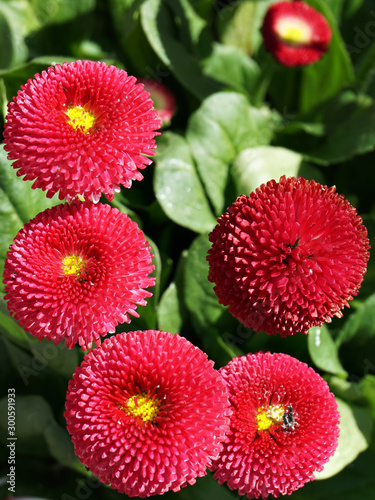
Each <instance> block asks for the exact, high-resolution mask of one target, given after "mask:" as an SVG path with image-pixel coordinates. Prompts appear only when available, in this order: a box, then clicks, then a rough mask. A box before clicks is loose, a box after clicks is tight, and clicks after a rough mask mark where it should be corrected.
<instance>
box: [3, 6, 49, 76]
mask: <svg viewBox="0 0 375 500" xmlns="http://www.w3.org/2000/svg"><path fill="white" fill-rule="evenodd" d="M37 27H39V23H38V21H37V19H36V17H35V15H34V12H33V10H32V8H31V6H30V3H29V2H28V1H27V0H8V1H7V2H0V33H1V51H0V69H3V68H10V67H13V66H17V64H21V63H23V62H24V61H25V60H26V59H27V57H28V48H27V46H26V43H25V41H24V37H25V36H26V35H28V34H29V33H30V32H31V31H33V30H34V29H36V28H37Z"/></svg>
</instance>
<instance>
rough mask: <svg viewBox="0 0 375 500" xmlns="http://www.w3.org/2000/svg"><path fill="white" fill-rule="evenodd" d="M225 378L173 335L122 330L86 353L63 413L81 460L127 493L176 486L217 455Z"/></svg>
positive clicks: (224, 424)
mask: <svg viewBox="0 0 375 500" xmlns="http://www.w3.org/2000/svg"><path fill="white" fill-rule="evenodd" d="M229 413H230V410H229V402H228V393H227V390H226V387H225V383H224V381H223V379H222V378H221V376H220V375H219V373H218V372H217V371H216V370H214V368H213V362H212V361H209V360H208V359H207V355H206V354H205V353H203V352H202V351H201V350H200V349H198V348H197V347H195V346H194V345H192V344H191V343H190V342H189V341H187V340H186V339H185V338H183V337H180V336H179V335H177V334H176V335H172V334H171V333H166V332H161V331H154V330H148V331H144V332H141V331H137V332H129V333H122V334H119V335H116V336H113V337H111V338H108V339H106V340H105V341H104V342H103V344H102V345H101V346H100V347H97V348H96V349H94V350H93V351H91V352H90V353H89V354H87V355H86V356H85V358H84V360H83V362H82V364H81V365H80V366H79V367H78V368H77V369H76V371H75V373H74V375H73V379H72V380H71V381H70V382H69V386H68V392H67V401H66V412H65V418H66V421H67V428H68V431H69V433H70V434H71V436H72V441H73V444H74V447H75V452H76V454H77V456H78V457H79V459H80V461H81V462H82V463H83V464H84V465H85V466H86V467H88V468H89V469H90V470H91V472H92V473H93V474H94V475H95V476H97V477H98V478H99V479H100V481H102V482H103V483H105V484H110V485H111V487H112V488H114V489H117V490H118V491H119V492H120V493H126V494H127V495H128V496H131V497H133V496H139V497H142V498H143V497H147V496H150V495H156V494H159V495H160V494H162V493H165V492H166V491H168V490H173V491H178V490H179V489H180V488H181V487H183V486H186V484H187V483H189V484H194V483H195V480H196V477H201V476H204V475H205V474H206V468H207V467H208V466H210V465H211V464H212V460H213V459H217V458H218V456H219V453H220V451H221V449H222V442H223V440H224V437H225V433H226V432H227V431H228V428H229V418H228V415H229Z"/></svg>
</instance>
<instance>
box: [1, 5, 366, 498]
mask: <svg viewBox="0 0 375 500" xmlns="http://www.w3.org/2000/svg"><path fill="white" fill-rule="evenodd" d="M271 3H274V2H273V1H269V0H258V1H257V0H243V1H232V2H231V1H228V0H227V1H224V0H222V1H214V0H190V1H189V0H109V1H105V0H97V1H95V0H80V1H76V0H0V36H1V44H0V127H1V128H2V127H3V124H4V117H5V115H6V106H7V103H8V101H10V100H11V99H12V97H13V96H14V95H16V93H17V90H18V89H19V88H20V86H21V85H22V84H23V83H25V82H26V81H27V79H29V78H32V77H33V76H34V74H35V73H37V72H41V71H43V70H45V69H47V68H48V67H49V66H50V65H52V64H56V63H61V62H63V61H74V60H77V59H92V60H101V61H105V62H107V63H111V64H115V65H116V66H117V67H119V68H123V69H125V70H126V71H128V73H129V74H132V75H134V76H137V77H138V76H139V77H146V78H152V79H157V80H159V81H161V82H162V83H164V84H165V85H167V86H168V87H169V88H170V89H171V90H172V91H173V92H174V94H175V95H176V99H177V103H178V109H177V113H176V115H175V117H174V118H173V120H172V123H171V125H170V126H169V127H168V129H165V130H163V131H162V134H161V135H160V136H159V137H158V139H157V143H158V148H157V154H156V157H155V161H154V164H153V165H151V166H150V167H148V168H147V169H146V170H145V171H144V174H145V179H144V180H143V181H142V182H138V183H135V184H133V187H132V188H131V189H130V190H122V192H121V193H119V194H118V195H116V197H115V199H114V201H113V202H111V204H112V205H113V206H116V207H117V208H119V209H120V210H121V211H124V212H126V213H128V214H129V216H130V217H131V218H133V219H134V220H136V221H137V222H138V224H139V225H140V227H141V228H142V229H143V230H144V231H145V233H146V235H147V237H148V238H149V239H150V240H151V241H152V249H153V253H154V255H155V258H154V264H155V266H156V270H155V275H156V276H157V285H156V287H155V288H154V289H153V290H152V291H153V294H154V295H153V297H152V298H151V299H150V300H149V301H148V305H147V306H145V307H139V308H138V311H139V313H140V318H139V319H134V320H133V321H132V323H131V324H130V325H126V326H124V325H120V326H119V327H118V332H120V331H124V330H137V329H161V330H166V331H171V332H173V333H175V332H178V333H181V334H182V335H184V336H185V337H187V338H188V339H189V340H190V341H192V342H193V343H194V344H196V345H198V346H199V347H200V348H201V349H203V350H204V351H205V352H206V353H207V354H208V356H209V358H211V359H213V360H214V361H215V366H216V367H217V368H219V367H220V366H223V365H224V364H226V363H227V362H228V361H229V360H230V359H231V358H232V357H233V356H235V355H238V354H244V353H247V352H257V351H259V350H270V351H272V352H285V353H288V354H290V355H292V356H294V357H296V358H298V359H300V360H301V361H304V362H306V363H308V364H309V365H311V366H312V367H313V368H314V369H315V370H317V371H318V372H319V373H321V375H322V376H323V377H324V378H325V379H326V380H327V381H328V383H329V385H330V387H331V390H332V391H333V392H334V394H335V395H336V397H337V399H338V403H339V408H340V413H341V436H340V443H339V449H338V451H339V453H337V454H336V455H335V456H334V457H333V459H332V460H331V461H330V462H329V464H328V465H327V466H326V468H325V470H324V471H323V472H322V473H320V474H318V475H317V476H318V479H317V480H316V481H314V482H312V483H309V484H307V485H306V486H305V487H304V488H302V489H301V490H299V491H297V492H295V493H293V494H292V495H291V497H292V498H293V500H323V499H327V498H330V500H341V499H342V498H345V500H357V499H358V498H365V499H367V498H370V497H372V494H373V491H374V488H375V476H374V473H373V467H374V465H373V464H374V463H375V439H374V435H375V433H374V432H373V424H374V419H375V354H374V353H375V263H374V258H373V257H371V258H370V262H369V267H368V272H367V274H366V277H365V281H364V283H363V285H362V288H361V291H360V294H359V295H358V297H356V298H355V300H353V301H352V302H351V308H350V309H347V310H345V311H344V317H343V318H341V319H334V320H333V322H332V323H331V324H329V325H324V326H322V327H321V328H312V329H311V330H310V332H309V334H308V335H307V336H304V335H295V336H293V337H290V338H287V339H280V338H278V337H274V336H267V335H266V334H264V333H262V332H260V333H259V334H257V335H255V334H254V333H253V332H252V330H249V329H245V328H244V327H243V326H241V325H240V324H239V323H238V322H237V321H236V320H235V319H234V318H232V317H231V315H230V314H229V313H228V312H227V309H226V308H224V307H222V306H220V305H219V304H218V301H217V298H216V296H215V294H214V293H213V290H212V285H211V284H210V283H209V282H208V280H207V272H208V268H207V262H206V259H205V258H206V254H207V250H208V248H209V242H208V237H207V235H208V232H209V231H210V230H211V229H212V228H213V226H214V225H215V221H216V217H217V216H219V215H220V214H221V213H222V212H223V211H224V210H225V209H226V208H227V206H229V205H230V204H231V203H232V202H233V201H234V199H235V198H236V196H237V195H239V194H242V193H246V194H249V193H250V192H251V191H252V190H253V189H255V188H256V187H257V186H259V185H260V184H261V183H262V182H266V181H267V180H269V179H271V178H275V179H278V178H279V177H280V176H281V175H283V174H285V175H288V176H290V175H294V176H297V175H303V176H304V177H306V178H309V179H310V178H314V179H315V180H317V181H318V182H322V183H324V184H327V185H336V186H337V190H338V192H339V193H342V194H344V195H345V197H346V198H348V199H349V201H350V202H351V203H352V204H353V205H354V206H355V207H356V208H357V210H358V211H359V213H360V214H361V216H362V217H363V219H364V222H365V225H366V226H367V228H368V231H369V237H370V241H371V243H372V247H374V246H375V243H374V236H375V197H374V188H375V168H374V163H375V161H374V160H375V153H374V147H375V104H374V99H375V6H374V4H373V2H372V1H371V0H326V1H324V0H308V3H309V4H311V5H312V6H313V7H314V8H316V9H317V10H319V11H320V12H322V13H323V14H324V15H325V17H326V18H327V19H328V20H329V23H330V24H331V27H332V30H333V39H332V44H331V48H330V50H329V52H328V53H327V54H326V55H325V57H324V58H323V59H322V60H321V61H319V62H317V63H316V64H314V65H311V66H308V67H305V68H283V67H281V66H279V65H277V64H276V63H275V62H274V61H273V59H272V57H271V56H270V55H269V54H267V53H266V52H265V50H264V47H263V46H262V42H261V37H260V32H259V28H260V25H261V23H262V19H263V16H264V14H265V11H266V9H267V8H268V6H269V5H270V4H271ZM30 186H31V183H29V182H25V181H22V180H21V179H19V178H18V177H17V176H16V173H15V171H14V170H13V169H12V168H11V166H10V162H9V161H8V160H7V158H6V154H5V153H4V151H3V149H2V148H1V149H0V228H1V230H0V262H1V265H2V266H3V263H4V258H5V256H6V252H7V250H8V248H9V245H10V244H11V242H12V240H13V238H14V237H15V235H16V233H17V231H18V230H19V229H20V228H21V227H22V226H23V224H24V223H25V222H27V221H28V220H29V219H30V218H32V217H34V216H35V215H36V214H37V213H38V212H40V211H41V210H43V209H44V208H46V207H49V206H52V205H54V204H57V203H58V200H57V199H52V200H47V198H46V197H45V194H44V193H43V192H39V191H35V190H32V189H31V188H30ZM102 201H103V202H106V200H105V199H104V200H102ZM0 304H1V307H0V374H1V379H0V380H1V381H0V384H1V389H2V394H1V397H2V396H6V394H7V388H9V387H11V388H15V390H16V396H17V423H16V426H17V432H16V435H17V448H16V492H17V496H39V497H43V498H51V499H62V500H69V499H70V500H71V499H74V498H76V499H83V498H90V499H91V498H92V499H103V500H111V499H117V498H118V499H119V498H124V497H125V495H119V494H118V493H117V492H115V491H113V490H111V489H110V488H108V487H105V486H104V485H100V484H98V483H97V482H95V480H94V479H93V478H92V477H91V476H90V475H89V473H88V472H87V471H86V469H85V468H84V467H83V466H82V465H81V464H80V463H79V461H78V459H77V458H76V456H75V455H74V451H73V446H72V444H71V441H70V437H69V435H68V433H67V431H66V429H65V421H64V418H63V411H64V403H65V393H66V388H67V383H68V380H69V379H70V377H71V376H72V373H73V371H74V369H75V367H76V366H77V364H78V363H79V362H80V361H81V359H82V357H83V353H82V351H81V350H80V349H79V348H78V347H76V348H75V349H73V350H70V351H69V350H68V349H66V348H65V347H64V346H63V345H59V346H53V345H52V344H51V343H48V342H46V341H37V340H35V339H34V338H33V337H32V336H30V335H28V334H26V333H25V332H24V331H23V330H22V329H21V328H20V327H19V326H18V325H17V324H16V322H15V321H14V320H13V319H11V318H10V316H9V314H8V313H7V309H6V306H5V303H4V300H3V299H1V303H0ZM6 412H7V404H6V397H4V398H3V399H1V400H0V440H1V443H2V444H4V446H3V449H4V454H3V455H1V464H0V466H1V469H0V493H1V494H3V496H4V497H5V496H6V495H7V493H8V492H7V485H6V479H7V478H6V474H8V473H9V466H8V464H7V457H8V453H7V450H6V446H5V444H6V437H7V428H6ZM164 498H166V499H167V498H174V499H176V500H193V499H194V500H205V499H206V498H216V499H217V500H230V499H232V500H233V499H235V498H239V497H238V495H237V494H236V492H231V491H229V490H228V489H227V488H226V486H219V485H218V484H217V483H216V482H215V481H214V480H213V479H212V476H211V475H210V474H208V475H207V476H206V477H205V478H202V479H199V480H198V481H197V484H196V485H194V486H189V487H187V488H185V489H183V490H182V491H181V492H179V493H168V494H166V495H164Z"/></svg>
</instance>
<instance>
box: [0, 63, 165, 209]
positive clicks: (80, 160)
mask: <svg viewBox="0 0 375 500" xmlns="http://www.w3.org/2000/svg"><path fill="white" fill-rule="evenodd" d="M159 126H160V120H159V119H158V117H157V111H155V110H154V109H153V102H152V100H151V99H150V95H149V93H148V92H146V91H145V90H144V89H143V85H140V84H136V79H135V78H134V77H132V76H128V74H127V73H126V72H125V71H124V70H122V69H118V68H116V67H115V66H111V65H110V66H109V65H107V64H105V63H102V62H93V61H76V62H72V63H64V64H63V65H59V64H57V65H56V66H54V67H50V68H48V70H47V71H43V72H42V74H36V75H35V77H34V79H30V80H29V81H28V82H27V83H26V84H25V85H23V86H22V90H21V91H19V92H18V94H17V96H16V97H15V98H14V102H11V103H10V104H9V105H8V115H7V117H6V124H5V131H4V142H5V147H4V149H5V150H6V151H8V158H9V159H10V160H15V162H14V163H13V167H14V168H16V169H18V171H17V175H19V176H22V175H24V176H25V177H24V180H33V181H34V183H33V185H32V187H33V188H41V189H43V190H46V191H47V197H52V196H53V195H54V194H55V193H57V192H59V198H60V199H64V198H66V199H67V201H70V200H71V199H72V198H74V197H75V196H76V195H81V196H83V197H84V198H86V199H92V200H93V201H98V200H99V198H100V196H101V193H102V191H103V192H104V194H105V195H106V196H107V198H108V199H109V200H111V199H113V196H114V191H118V190H119V189H120V184H122V185H123V186H125V187H130V186H131V183H132V181H133V180H141V179H142V178H143V176H142V174H141V173H140V171H139V169H143V168H145V166H146V165H149V164H150V163H151V160H150V159H149V158H147V157H146V156H145V155H153V154H154V149H155V141H154V137H155V135H157V132H155V130H157V129H158V128H159Z"/></svg>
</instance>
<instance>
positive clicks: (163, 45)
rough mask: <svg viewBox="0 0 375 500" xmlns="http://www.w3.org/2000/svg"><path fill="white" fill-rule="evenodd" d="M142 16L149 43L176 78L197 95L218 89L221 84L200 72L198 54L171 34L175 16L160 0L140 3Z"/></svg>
mask: <svg viewBox="0 0 375 500" xmlns="http://www.w3.org/2000/svg"><path fill="white" fill-rule="evenodd" d="M141 20H142V26H143V30H144V33H145V35H146V36H147V38H148V41H149V42H150V45H151V46H152V48H153V49H154V51H155V52H156V54H157V55H158V56H159V57H160V59H161V60H162V62H163V63H164V64H165V65H166V66H167V67H168V68H169V69H170V70H171V71H172V73H173V74H174V75H175V77H176V78H177V79H178V80H179V82H180V83H181V84H182V85H183V86H185V87H186V88H187V89H188V90H189V91H190V92H192V93H193V94H194V95H195V96H196V97H198V98H199V99H204V98H205V97H207V96H208V95H210V94H213V93H214V92H218V91H219V90H220V89H221V88H222V85H220V84H219V83H218V82H216V81H215V80H212V79H211V78H208V77H205V76H204V75H203V72H202V69H201V66H200V62H199V58H198V56H197V55H196V54H193V53H190V52H188V50H187V49H186V48H185V47H184V45H183V43H182V42H181V41H180V40H178V39H177V38H175V37H174V36H173V34H174V33H175V32H176V29H177V27H176V26H175V24H174V17H173V16H172V13H171V11H170V9H169V7H168V5H167V2H165V1H164V2H163V1H162V0H145V1H144V2H143V3H142V6H141Z"/></svg>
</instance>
